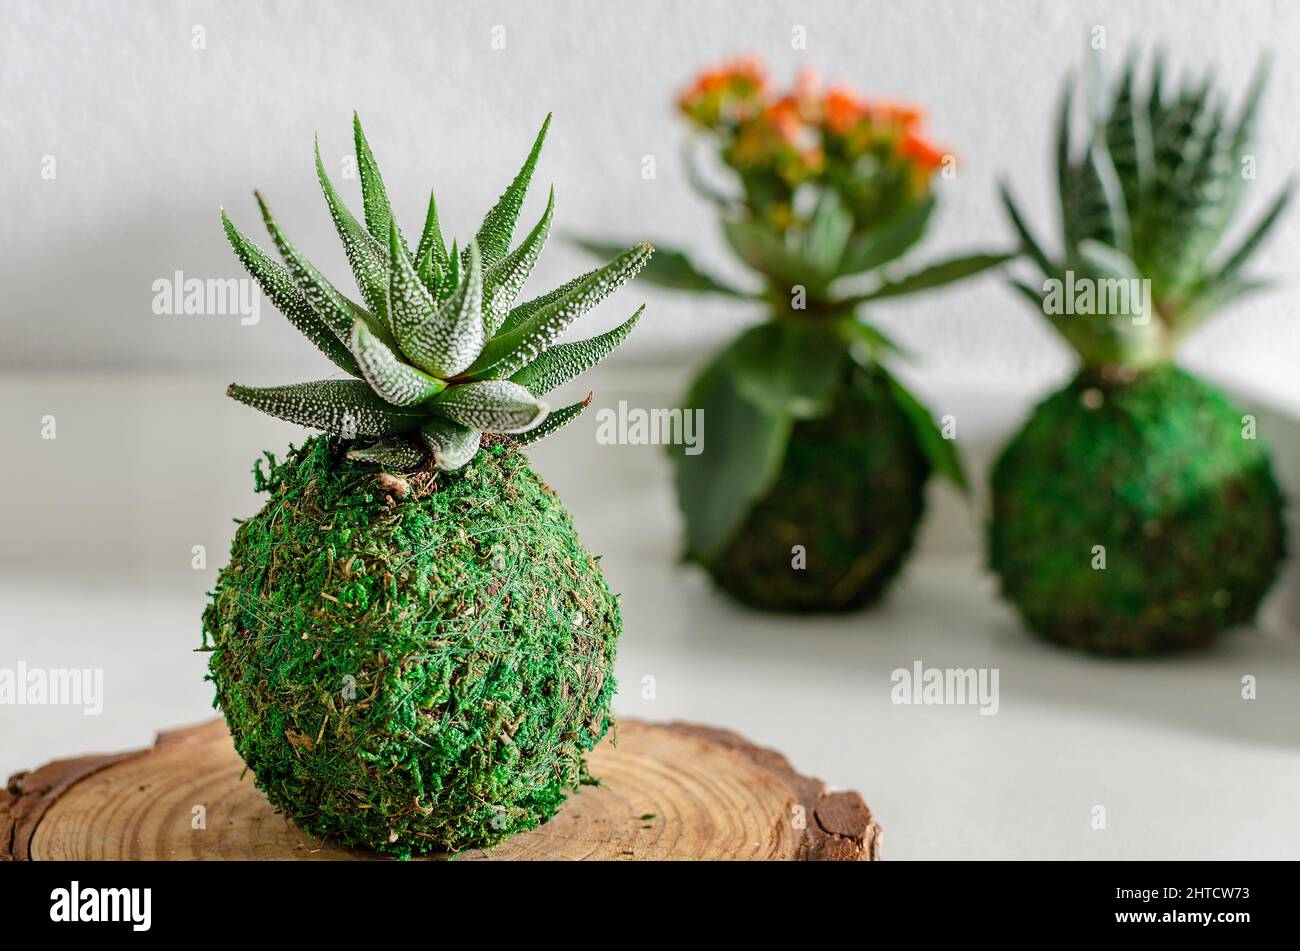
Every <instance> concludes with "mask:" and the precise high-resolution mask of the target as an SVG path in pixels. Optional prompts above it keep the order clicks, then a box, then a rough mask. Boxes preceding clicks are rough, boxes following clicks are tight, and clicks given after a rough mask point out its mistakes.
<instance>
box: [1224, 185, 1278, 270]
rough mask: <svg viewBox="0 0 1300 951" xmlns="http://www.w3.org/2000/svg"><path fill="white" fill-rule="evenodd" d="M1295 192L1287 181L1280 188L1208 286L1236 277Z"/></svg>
mask: <svg viewBox="0 0 1300 951" xmlns="http://www.w3.org/2000/svg"><path fill="white" fill-rule="evenodd" d="M1294 190H1295V182H1294V181H1289V182H1287V183H1286V185H1284V186H1283V187H1282V190H1281V191H1280V192H1279V193H1278V196H1277V197H1276V198H1275V199H1273V203H1272V204H1271V205H1270V206H1269V208H1268V210H1267V211H1266V212H1264V214H1263V215H1262V216H1261V217H1260V219H1259V221H1257V222H1256V223H1255V226H1254V227H1253V228H1251V230H1250V232H1249V233H1248V234H1247V235H1246V237H1245V238H1244V239H1243V240H1242V242H1241V244H1240V245H1238V246H1237V250H1235V251H1233V252H1232V253H1231V254H1229V255H1228V257H1227V259H1226V260H1225V261H1224V262H1223V264H1222V265H1221V266H1220V267H1219V268H1218V270H1217V272H1216V273H1215V275H1214V277H1213V278H1211V279H1210V281H1209V282H1208V283H1209V284H1211V285H1213V284H1217V283H1220V282H1222V281H1225V280H1226V279H1228V278H1230V277H1233V276H1235V275H1236V273H1237V272H1238V271H1240V270H1241V268H1242V267H1243V266H1244V265H1245V263H1246V262H1247V261H1248V260H1250V258H1251V256H1252V255H1254V253H1255V251H1256V250H1258V248H1259V246H1260V245H1261V244H1262V243H1263V241H1264V239H1265V238H1266V237H1267V236H1268V233H1269V232H1270V231H1272V230H1273V226H1274V225H1275V224H1276V223H1277V220H1278V218H1279V217H1280V216H1281V214H1282V212H1283V211H1284V210H1286V206H1287V205H1288V204H1290V202H1291V195H1292V193H1293V192H1294Z"/></svg>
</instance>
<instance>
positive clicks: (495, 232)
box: [477, 115, 551, 268]
mask: <svg viewBox="0 0 1300 951" xmlns="http://www.w3.org/2000/svg"><path fill="white" fill-rule="evenodd" d="M550 127H551V117H550V116H549V115H547V117H546V121H545V122H543V123H542V128H541V131H540V132H538V133H537V138H536V139H535V140H533V147H532V149H531V150H530V151H529V153H528V158H527V159H525V160H524V164H523V167H522V168H521V169H519V174H517V175H516V176H515V178H514V181H512V182H511V183H510V187H509V188H507V189H506V190H505V191H504V192H503V193H502V195H501V197H500V198H499V199H497V203H496V205H494V206H493V208H492V210H491V211H489V212H488V213H487V217H486V218H484V219H483V224H482V225H481V226H480V227H479V229H478V235H477V241H478V247H479V253H480V254H481V255H482V256H483V265H484V266H485V267H489V268H490V267H492V265H494V264H496V263H497V262H498V261H500V260H501V259H502V258H503V257H505V256H506V252H507V251H509V250H510V240H511V238H513V237H514V233H515V224H516V222H518V221H519V212H520V210H521V209H522V208H523V206H524V196H525V195H526V194H527V193H528V185H529V183H530V182H531V181H532V180H533V169H535V168H536V167H537V157H538V156H539V155H541V152H542V143H543V142H545V141H546V131H547V130H548V129H549V128H550Z"/></svg>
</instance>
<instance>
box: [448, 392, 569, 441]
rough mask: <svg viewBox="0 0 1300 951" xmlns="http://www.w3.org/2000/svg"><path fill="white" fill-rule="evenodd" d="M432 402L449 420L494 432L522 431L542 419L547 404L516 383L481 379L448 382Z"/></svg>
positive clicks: (544, 416) (544, 415)
mask: <svg viewBox="0 0 1300 951" xmlns="http://www.w3.org/2000/svg"><path fill="white" fill-rule="evenodd" d="M434 405H435V406H436V407H437V409H438V412H439V413H441V414H442V415H443V416H446V417H447V418H448V419H450V420H451V421H452V422H455V423H460V424H461V425H462V426H470V427H472V428H474V429H479V430H489V431H491V432H496V433H521V432H523V431H524V430H526V429H531V428H532V427H533V426H536V425H538V424H539V423H541V421H542V420H543V419H545V418H546V413H547V410H548V409H549V407H548V406H547V405H546V404H545V403H543V402H541V401H540V400H538V399H537V398H536V397H534V396H533V395H532V394H531V393H529V392H528V391H527V390H526V389H524V388H523V387H522V386H520V385H519V384H518V383H512V382H510V381H509V380H484V381H482V382H479V383H461V384H458V385H456V386H449V387H447V389H446V390H444V391H443V392H442V393H441V394H439V396H438V398H437V400H436V401H435V403H434Z"/></svg>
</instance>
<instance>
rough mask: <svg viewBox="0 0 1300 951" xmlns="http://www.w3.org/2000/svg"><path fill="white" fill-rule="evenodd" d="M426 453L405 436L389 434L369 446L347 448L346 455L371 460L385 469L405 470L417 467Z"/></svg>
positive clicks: (355, 459)
mask: <svg viewBox="0 0 1300 951" xmlns="http://www.w3.org/2000/svg"><path fill="white" fill-rule="evenodd" d="M427 455H428V453H426V452H425V451H424V449H423V447H421V446H420V445H418V444H417V443H414V442H412V441H411V440H410V439H409V438H407V437H405V436H390V437H389V438H387V439H381V440H379V442H377V443H373V444H372V445H369V446H359V447H355V448H353V449H349V450H348V452H347V456H348V458H349V459H352V460H354V461H356V462H372V463H375V464H376V465H380V466H383V467H384V468H385V469H395V470H397V471H399V472H406V471H409V470H411V469H417V468H419V466H420V465H421V463H423V462H424V459H425V456H427Z"/></svg>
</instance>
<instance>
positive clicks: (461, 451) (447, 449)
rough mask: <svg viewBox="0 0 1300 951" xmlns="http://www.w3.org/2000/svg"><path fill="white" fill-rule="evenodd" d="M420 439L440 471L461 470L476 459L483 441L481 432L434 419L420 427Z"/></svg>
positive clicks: (449, 421) (445, 420)
mask: <svg viewBox="0 0 1300 951" xmlns="http://www.w3.org/2000/svg"><path fill="white" fill-rule="evenodd" d="M420 439H421V440H422V441H423V442H424V445H425V446H427V447H428V449H429V452H430V453H432V454H433V461H434V464H435V465H437V467H438V468H439V469H459V468H460V467H461V466H463V465H465V463H467V462H469V461H470V460H471V459H473V458H474V454H475V453H476V452H478V447H479V443H480V442H482V440H483V433H482V432H481V431H480V430H477V429H473V428H471V427H469V426H462V425H460V424H459V423H453V422H451V420H447V419H439V418H437V417H434V418H433V419H430V420H429V421H428V422H427V423H425V424H424V425H423V426H421V427H420Z"/></svg>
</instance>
